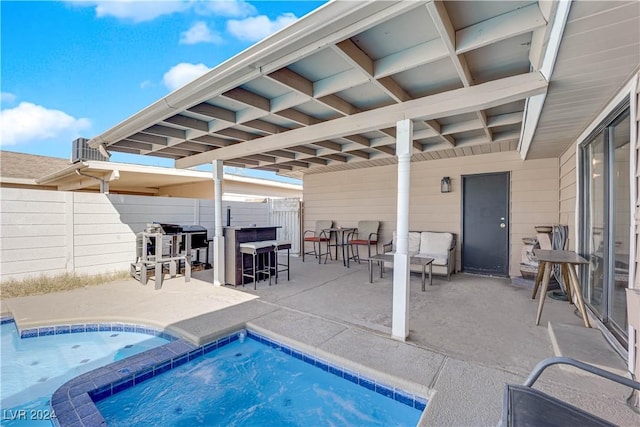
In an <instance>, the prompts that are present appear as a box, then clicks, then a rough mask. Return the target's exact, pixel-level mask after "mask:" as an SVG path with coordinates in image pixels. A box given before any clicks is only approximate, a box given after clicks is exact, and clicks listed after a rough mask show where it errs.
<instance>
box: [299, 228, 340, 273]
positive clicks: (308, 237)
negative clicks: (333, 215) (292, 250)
mask: <svg viewBox="0 0 640 427" xmlns="http://www.w3.org/2000/svg"><path fill="white" fill-rule="evenodd" d="M331 227H333V221H331V220H320V221H316V228H315V230H305V232H304V234H303V242H302V244H303V248H302V262H304V256H305V255H310V254H313V255H314V256H315V257H316V258H318V263H320V262H321V261H322V255H325V256H327V255H328V256H331V253H330V252H329V237H330V236H329V233H328V232H327V231H325V230H327V229H329V228H331ZM306 242H311V243H312V244H313V250H312V251H308V252H307V251H305V249H304V244H305V243H306ZM322 243H325V245H326V247H327V251H326V252H322ZM316 245H317V247H318V249H317V250H316ZM332 259H333V258H332Z"/></svg>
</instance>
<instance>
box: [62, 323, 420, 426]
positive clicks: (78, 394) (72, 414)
mask: <svg viewBox="0 0 640 427" xmlns="http://www.w3.org/2000/svg"><path fill="white" fill-rule="evenodd" d="M243 332H244V333H246V334H247V337H248V338H251V339H253V340H256V341H259V342H261V343H263V344H266V345H268V346H270V347H272V348H274V349H278V350H280V351H282V352H283V353H285V354H288V355H290V356H293V357H295V358H297V359H300V360H302V361H304V362H306V363H309V364H312V365H314V366H317V367H319V368H320V369H322V370H324V371H326V372H330V373H332V374H333V375H337V376H339V377H341V378H344V379H346V380H347V381H351V382H353V383H355V384H358V385H360V386H363V387H365V388H368V389H370V390H373V391H375V392H377V393H380V394H382V395H384V396H387V397H389V398H391V399H394V400H396V401H397V402H400V403H403V404H405V405H408V406H410V407H413V408H416V409H418V410H424V408H425V407H426V405H427V400H426V399H424V398H422V397H420V396H417V395H413V394H411V393H407V392H405V391H403V390H400V389H398V388H393V387H390V386H387V385H385V384H382V383H379V382H376V381H375V380H373V379H370V378H368V377H365V376H363V375H360V374H358V373H356V372H351V371H348V370H346V369H343V368H341V367H339V366H336V365H333V364H331V363H329V362H327V361H323V360H321V359H318V358H315V357H313V356H311V355H309V354H307V353H303V352H299V351H298V350H295V349H294V348H292V347H288V346H285V345H284V344H281V343H279V342H277V341H274V340H271V339H270V338H267V337H265V336H262V335H260V334H257V333H255V332H253V331H250V330H246V331H245V330H241V331H238V332H234V333H233V334H231V335H228V336H225V337H222V338H220V339H218V340H217V341H214V342H211V343H209V344H206V345H203V346H200V347H197V346H195V345H194V344H191V343H190V342H188V341H185V340H183V339H177V340H175V341H173V342H170V343H168V344H165V345H163V346H160V347H156V348H153V349H150V350H147V351H145V352H143V353H139V354H136V355H134V356H131V357H128V358H126V359H123V360H120V361H118V362H115V363H112V364H110V365H107V366H104V367H102V368H98V369H96V370H93V371H90V372H87V373H86V374H83V375H80V376H79V377H76V378H74V379H72V380H71V381H69V382H67V383H66V384H64V385H63V386H62V387H60V388H59V389H58V390H56V392H55V393H54V394H53V396H52V398H51V408H52V410H53V411H54V413H55V414H56V418H55V425H57V426H62V427H65V426H72V425H74V426H75V425H84V426H105V425H106V421H105V420H104V418H103V417H102V415H101V414H100V411H98V409H97V407H96V406H95V403H94V402H98V401H100V400H102V399H105V398H108V397H110V396H112V395H114V394H115V393H118V392H120V391H122V390H125V389H127V388H130V387H133V386H135V385H137V384H140V383H141V382H143V381H146V380H148V379H150V378H153V377H155V376H156V375H160V374H161V373H164V372H166V371H169V370H171V369H174V368H176V367H178V366H181V365H183V364H185V363H187V362H189V361H191V360H193V359H195V358H196V357H200V356H203V355H204V354H207V353H210V352H212V351H214V350H216V349H218V348H220V347H224V346H225V345H227V344H229V343H232V342H234V341H237V340H238V338H239V335H240V334H241V333H243Z"/></svg>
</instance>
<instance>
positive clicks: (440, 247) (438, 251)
mask: <svg viewBox="0 0 640 427" xmlns="http://www.w3.org/2000/svg"><path fill="white" fill-rule="evenodd" d="M456 242H457V237H456V234H455V233H447V232H439V231H410V232H409V255H411V256H417V257H425V258H433V264H432V267H433V274H439V275H444V276H447V280H451V274H452V273H455V268H456ZM382 247H383V253H385V254H393V253H394V252H395V250H396V232H395V231H394V232H393V239H392V240H391V242H389V243H385V244H384V245H383V246H382ZM411 271H416V272H421V271H422V270H421V267H419V266H411Z"/></svg>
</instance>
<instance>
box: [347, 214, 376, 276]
mask: <svg viewBox="0 0 640 427" xmlns="http://www.w3.org/2000/svg"><path fill="white" fill-rule="evenodd" d="M379 228H380V221H358V228H357V229H356V230H355V231H352V232H351V233H349V235H348V236H347V242H348V244H349V250H351V255H349V256H348V257H347V267H349V260H352V259H353V260H354V261H356V262H357V263H358V264H360V251H359V249H358V248H359V247H360V246H366V247H367V259H369V258H371V248H372V247H375V249H376V255H377V254H378V229H379ZM354 248H355V250H354Z"/></svg>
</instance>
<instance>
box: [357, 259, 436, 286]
mask: <svg viewBox="0 0 640 427" xmlns="http://www.w3.org/2000/svg"><path fill="white" fill-rule="evenodd" d="M367 261H368V262H369V283H373V262H374V261H377V262H378V265H379V266H380V278H382V272H383V270H384V263H385V262H393V254H378V255H373V256H372V257H371V258H369V259H367ZM409 264H412V265H419V266H421V267H422V291H423V292H424V291H425V289H426V288H425V283H426V280H425V279H426V273H427V267H429V286H432V285H433V258H425V257H419V256H411V257H410V258H409Z"/></svg>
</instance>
